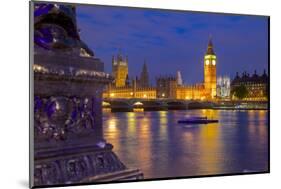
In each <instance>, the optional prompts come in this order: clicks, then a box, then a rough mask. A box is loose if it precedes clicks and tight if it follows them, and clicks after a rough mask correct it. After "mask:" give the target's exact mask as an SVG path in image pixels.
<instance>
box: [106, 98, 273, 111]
mask: <svg viewBox="0 0 281 189" xmlns="http://www.w3.org/2000/svg"><path fill="white" fill-rule="evenodd" d="M102 107H103V109H109V110H110V111H112V112H119V111H120V112H121V111H126V112H127V111H138V110H143V111H159V110H187V109H246V110H247V109H267V108H268V102H267V101H253V102H249V101H201V100H182V99H163V98H159V99H144V98H130V99H128V98H104V99H103V102H102Z"/></svg>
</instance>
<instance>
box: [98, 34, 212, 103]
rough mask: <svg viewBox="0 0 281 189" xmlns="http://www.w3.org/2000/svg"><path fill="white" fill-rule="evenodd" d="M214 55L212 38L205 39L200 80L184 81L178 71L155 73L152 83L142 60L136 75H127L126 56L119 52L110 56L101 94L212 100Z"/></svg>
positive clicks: (107, 96) (115, 96)
mask: <svg viewBox="0 0 281 189" xmlns="http://www.w3.org/2000/svg"><path fill="white" fill-rule="evenodd" d="M216 64H217V57H216V54H215V52H214V47H213V44H212V40H211V39H209V43H208V47H207V51H206V53H205V56H204V82H203V83H198V84H193V85H184V84H183V82H182V79H181V74H180V72H178V74H177V75H176V76H174V75H171V76H159V77H156V86H152V85H151V84H150V82H149V74H148V67H147V63H146V62H144V64H143V67H142V71H141V73H140V76H139V77H135V78H131V79H130V78H129V69H128V67H129V62H128V57H123V56H122V55H121V54H120V53H119V54H118V55H117V56H113V57H112V76H113V77H114V81H113V82H112V83H110V84H109V85H108V86H107V87H106V89H105V91H104V93H103V97H104V98H125V99H129V98H141V99H156V98H167V99H182V100H214V99H215V97H216V87H217V81H216V78H217V74H216Z"/></svg>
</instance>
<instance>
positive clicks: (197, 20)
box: [76, 5, 268, 83]
mask: <svg viewBox="0 0 281 189" xmlns="http://www.w3.org/2000/svg"><path fill="white" fill-rule="evenodd" d="M76 11H77V23H78V27H79V28H80V30H81V33H80V35H81V38H82V40H83V41H85V42H86V44H87V45H88V46H89V47H90V48H91V49H92V50H93V51H94V53H95V55H96V57H98V58H100V59H101V60H102V61H103V62H104V63H105V70H106V71H107V72H111V59H112V55H115V54H117V53H118V51H119V49H121V52H122V54H124V55H128V58H129V76H130V77H132V76H136V75H139V74H140V71H141V68H142V64H143V62H144V60H146V62H147V67H148V70H149V74H150V80H151V81H153V80H154V78H155V77H156V76H158V75H160V74H162V75H164V74H176V71H177V70H180V71H181V73H182V77H183V79H184V81H185V83H198V82H202V81H203V58H204V54H205V52H206V49H207V44H208V39H209V36H210V35H211V36H212V40H213V44H214V50H215V53H216V55H217V59H218V63H217V74H218V75H229V76H231V77H234V76H235V74H236V72H242V71H248V72H250V73H253V72H254V70H257V72H258V73H262V72H263V70H264V69H267V65H268V62H267V61H268V53H267V50H268V49H267V44H268V41H267V36H268V33H267V32H268V31H267V22H268V21H267V18H266V17H259V16H241V15H226V14H211V13H198V12H183V11H168V10H155V9H136V8H124V7H103V6H86V5H79V6H77V10H76ZM153 82H154V81H153Z"/></svg>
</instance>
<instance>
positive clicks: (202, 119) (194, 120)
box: [178, 117, 219, 124]
mask: <svg viewBox="0 0 281 189" xmlns="http://www.w3.org/2000/svg"><path fill="white" fill-rule="evenodd" d="M218 122H219V120H217V119H208V118H207V117H189V118H187V119H182V120H178V123H185V124H208V123H218Z"/></svg>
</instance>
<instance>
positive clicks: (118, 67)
mask: <svg viewBox="0 0 281 189" xmlns="http://www.w3.org/2000/svg"><path fill="white" fill-rule="evenodd" d="M112 75H113V77H114V78H115V87H124V86H125V85H126V78H127V75H128V57H126V58H124V57H122V55H121V54H120V53H119V54H118V55H117V56H116V57H114V56H112Z"/></svg>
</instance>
